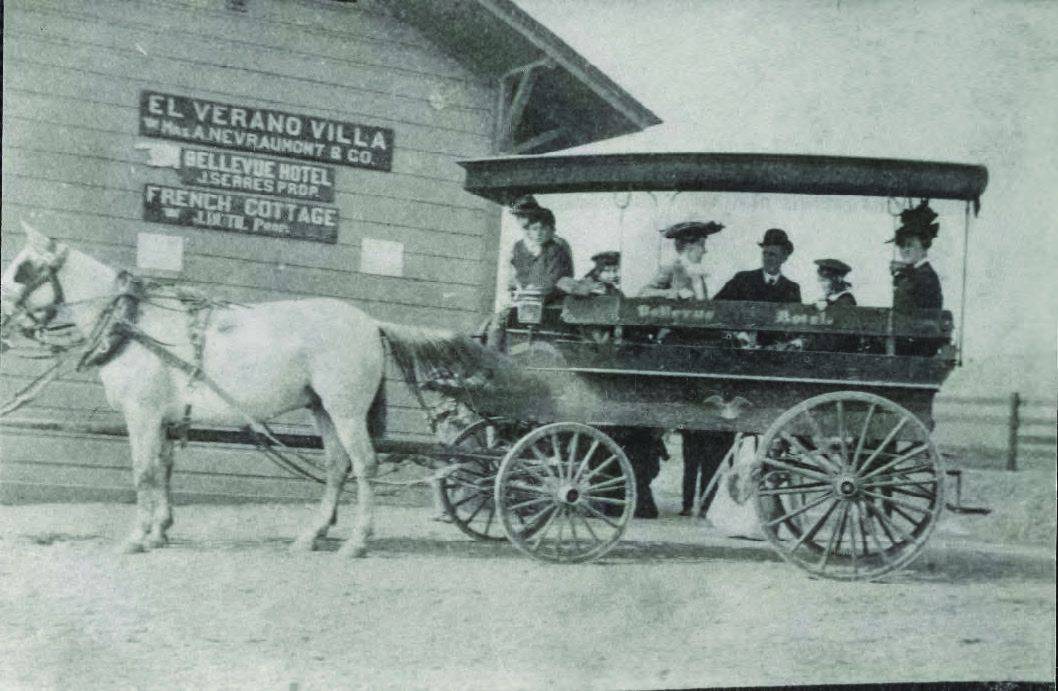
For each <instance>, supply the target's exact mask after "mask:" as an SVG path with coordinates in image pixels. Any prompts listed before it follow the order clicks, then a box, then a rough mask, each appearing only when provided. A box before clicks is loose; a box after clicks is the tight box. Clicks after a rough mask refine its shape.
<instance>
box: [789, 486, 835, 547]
mask: <svg viewBox="0 0 1058 691" xmlns="http://www.w3.org/2000/svg"><path fill="white" fill-rule="evenodd" d="M837 505H838V500H837V499H834V500H832V501H831V504H830V506H828V507H827V510H826V511H824V512H823V515H822V516H820V517H819V519H818V520H817V521H816V522H815V523H813V524H812V527H811V528H809V529H808V530H803V531H801V537H800V538H798V540H797V542H795V543H794V546H793V547H791V548H790V554H793V553H794V552H796V551H797V548H798V547H800V546H801V545H803V544H804V543H805V541H806V540H811V539H812V538H814V537H815V535H816V533H817V532H819V529H820V528H822V527H823V524H824V523H826V522H827V519H828V518H830V514H832V513H834V509H835V508H836V507H837Z"/></svg>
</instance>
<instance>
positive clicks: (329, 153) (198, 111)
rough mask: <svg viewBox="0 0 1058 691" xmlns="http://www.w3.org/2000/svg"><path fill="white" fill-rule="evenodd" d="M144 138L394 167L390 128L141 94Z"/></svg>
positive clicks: (313, 159) (193, 99)
mask: <svg viewBox="0 0 1058 691" xmlns="http://www.w3.org/2000/svg"><path fill="white" fill-rule="evenodd" d="M140 134H141V135H142V136H146V137H158V138H161V139H173V140H177V141H184V142H196V143H199V144H207V145H211V146H219V147H224V148H227V149H238V150H240V151H250V152H252V153H260V154H275V155H279V156H286V157H290V158H299V159H303V160H309V161H319V162H323V163H334V164H338V165H344V166H352V167H354V168H368V169H371V170H383V171H389V170H390V169H391V168H392V164H393V130H391V129H388V128H385V127H374V126H372V125H360V124H355V123H351V122H341V121H338V120H329V119H327V118H318V117H315V116H311V115H297V114H293V113H284V112H281V111H278V110H270V109H266V108H252V107H246V106H236V105H229V104H225V103H217V102H215V101H206V100H202V99H198V98H188V97H186V96H176V95H173V94H165V93H158V92H153V91H142V92H140Z"/></svg>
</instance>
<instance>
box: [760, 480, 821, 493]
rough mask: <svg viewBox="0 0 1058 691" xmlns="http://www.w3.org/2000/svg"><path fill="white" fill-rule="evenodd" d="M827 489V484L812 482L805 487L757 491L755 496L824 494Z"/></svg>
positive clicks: (797, 486)
mask: <svg viewBox="0 0 1058 691" xmlns="http://www.w3.org/2000/svg"><path fill="white" fill-rule="evenodd" d="M829 489H830V484H829V483H824V482H813V483H811V484H807V485H790V486H788V487H777V488H775V489H762V490H758V491H757V494H760V495H763V496H771V495H775V494H814V493H816V492H825V491H827V490H829Z"/></svg>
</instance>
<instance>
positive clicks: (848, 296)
mask: <svg viewBox="0 0 1058 691" xmlns="http://www.w3.org/2000/svg"><path fill="white" fill-rule="evenodd" d="M831 305H839V306H841V307H855V306H856V298H855V297H853V295H852V293H849V292H844V293H838V294H837V295H834V296H830V295H828V296H827V307H830V306H831Z"/></svg>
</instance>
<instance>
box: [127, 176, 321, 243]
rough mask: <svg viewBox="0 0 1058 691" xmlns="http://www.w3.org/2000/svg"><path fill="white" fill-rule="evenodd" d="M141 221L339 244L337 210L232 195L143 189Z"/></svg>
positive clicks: (300, 203) (165, 187) (152, 186)
mask: <svg viewBox="0 0 1058 691" xmlns="http://www.w3.org/2000/svg"><path fill="white" fill-rule="evenodd" d="M143 220H145V221H150V222H152V223H168V224H170V225H179V226H191V227H193V228H209V229H213V230H229V231H235V232H239V233H253V234H256V235H269V236H273V237H284V238H294V239H299V240H315V241H317V242H330V243H334V242H337V241H338V209H337V208H336V207H333V206H324V205H321V204H312V203H309V202H303V201H293V200H287V199H277V198H275V197H258V196H252V195H245V194H233V193H231V192H214V191H210V190H188V189H181V188H178V187H168V186H166V185H152V184H148V185H144V187H143Z"/></svg>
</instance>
